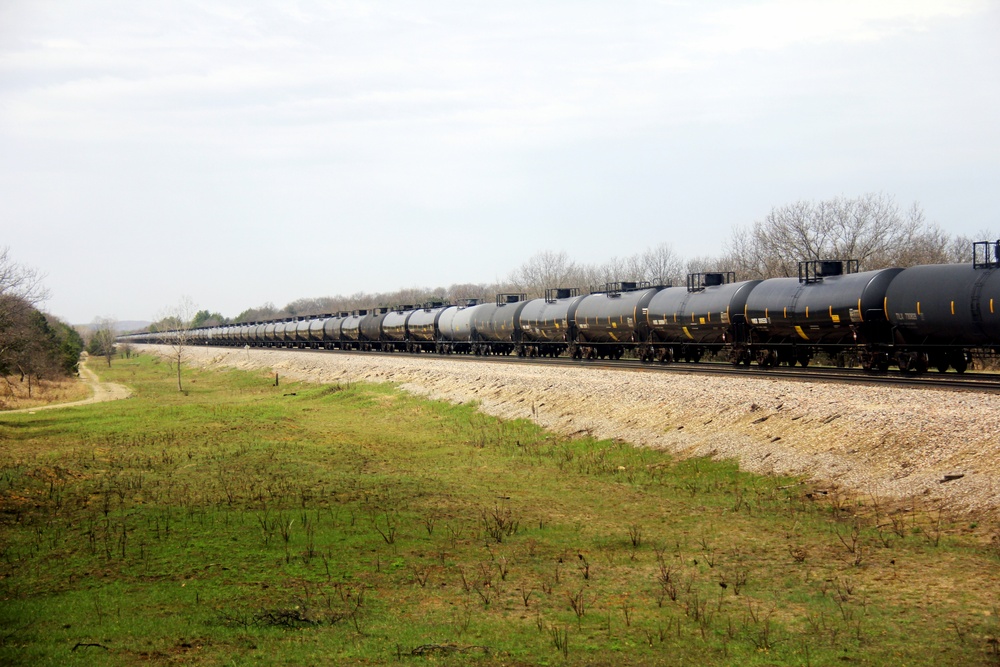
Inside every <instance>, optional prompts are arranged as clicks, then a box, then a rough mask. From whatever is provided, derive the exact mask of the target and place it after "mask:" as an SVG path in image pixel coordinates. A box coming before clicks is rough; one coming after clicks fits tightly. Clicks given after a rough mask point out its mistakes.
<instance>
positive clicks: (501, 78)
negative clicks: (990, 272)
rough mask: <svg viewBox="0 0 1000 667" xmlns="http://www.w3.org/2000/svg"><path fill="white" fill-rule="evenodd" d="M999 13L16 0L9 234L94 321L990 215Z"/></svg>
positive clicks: (460, 2) (774, 1)
mask: <svg viewBox="0 0 1000 667" xmlns="http://www.w3.org/2000/svg"><path fill="white" fill-rule="evenodd" d="M998 35H1000V2H993V1H985V0H948V1H941V0H859V1H855V0H838V1H822V0H761V1H750V0H748V1H741V2H730V1H726V0H718V1H712V2H705V1H699V0H691V1H683V0H676V1H675V0H664V1H659V2H657V1H651V0H617V1H615V2H607V1H606V2H598V1H596V0H573V1H562V0H530V1H523V0H504V1H503V2H482V1H478V0H455V1H448V0H441V1H430V0H406V1H403V0H397V1H387V0H359V1H356V2H355V1H336V0H330V1H326V0H324V1H315V2H310V1H293V0H279V1H275V2H264V1H259V2H257V1H252V0H250V1H248V0H240V1H233V2H228V1H220V0H197V1H194V0H191V1H187V0H170V1H169V2H167V1H162V0H143V1H142V2H135V1H134V0H122V1H102V0H92V1H90V2H86V3H82V2H77V1H75V0H66V1H55V0H5V1H4V2H2V3H0V246H8V247H9V249H10V255H11V256H12V257H13V258H14V259H16V260H17V261H18V262H20V263H22V264H26V265H29V266H32V267H34V268H36V269H38V270H40V271H42V272H43V273H45V274H46V278H45V284H46V285H47V287H48V289H49V291H50V293H51V296H50V298H49V299H48V300H47V301H46V302H45V303H44V304H43V306H44V309H45V310H47V311H49V312H51V313H53V314H55V315H57V316H59V317H61V318H63V319H65V320H67V321H69V322H71V323H74V324H83V323H88V322H91V321H93V320H94V318H97V317H111V318H115V319H120V320H136V319H142V320H153V319H156V318H157V317H158V316H160V315H163V314H164V313H166V312H167V311H169V310H171V309H172V308H174V307H175V306H176V305H178V304H180V303H182V302H184V301H185V300H189V301H190V302H191V303H193V304H194V305H195V306H196V307H197V308H204V309H208V310H210V311H213V312H220V313H222V314H223V315H225V316H229V317H233V316H235V315H237V314H239V313H240V312H241V311H243V310H245V309H246V308H249V307H253V306H258V305H261V304H263V303H266V302H271V303H273V304H275V305H276V306H278V307H281V306H283V305H285V304H286V303H288V302H290V301H293V300H295V299H298V298H304V297H322V296H332V295H336V294H345V295H348V294H353V293H356V292H385V291H393V290H396V289H399V288H405V287H437V286H447V285H450V284H454V283H489V282H493V281H496V280H499V279H502V278H504V277H506V276H508V275H509V274H510V273H511V272H512V271H513V270H515V269H516V268H517V267H519V266H520V265H521V264H523V263H524V262H525V261H527V260H528V259H530V258H531V257H532V256H533V255H535V254H537V253H539V252H542V251H556V252H566V253H567V254H568V255H569V257H570V258H571V259H573V260H575V261H579V262H584V263H603V262H606V261H608V260H610V259H611V258H612V257H625V256H630V255H633V254H636V253H639V252H642V251H643V250H645V249H646V248H647V247H650V246H655V245H659V244H661V243H664V242H666V243H669V244H671V246H672V247H673V249H674V251H675V252H676V253H677V254H679V255H680V256H681V257H684V258H692V257H697V256H706V255H719V254H721V252H722V251H723V250H724V246H725V243H726V241H727V240H728V239H729V238H730V237H731V234H732V233H733V230H734V229H736V228H739V227H741V226H747V225H750V224H752V223H753V222H754V221H755V220H760V219H762V218H764V217H765V216H766V215H767V213H768V212H769V211H770V210H771V209H772V208H774V207H779V206H784V205H786V204H791V203H793V202H797V201H800V200H809V201H818V200H823V199H830V198H834V197H838V196H846V197H855V196H859V195H862V194H865V193H871V192H879V193H885V194H888V195H890V196H892V197H894V198H895V200H896V201H897V202H898V203H899V204H900V206H901V207H902V208H908V207H909V206H910V205H911V204H912V203H914V202H916V203H918V204H919V205H920V206H921V207H922V208H923V210H924V213H925V215H926V217H927V220H928V221H930V222H932V223H934V224H937V225H939V226H940V227H941V228H943V229H945V230H947V231H949V232H952V233H956V234H966V235H975V234H976V232H978V231H981V230H988V229H997V228H1000V197H998V194H1000V85H998V84H1000V39H997V36H998Z"/></svg>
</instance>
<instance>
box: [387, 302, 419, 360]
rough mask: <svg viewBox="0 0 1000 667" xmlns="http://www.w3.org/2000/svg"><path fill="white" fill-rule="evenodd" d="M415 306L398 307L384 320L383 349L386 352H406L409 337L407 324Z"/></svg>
mask: <svg viewBox="0 0 1000 667" xmlns="http://www.w3.org/2000/svg"><path fill="white" fill-rule="evenodd" d="M413 312H414V310H413V306H409V305H407V306H396V308H395V309H394V310H391V311H389V312H388V313H386V315H385V319H383V320H382V349H383V350H384V351H386V352H392V351H394V350H405V349H406V343H407V339H408V337H409V334H408V329H407V326H408V324H407V322H408V321H409V319H410V317H411V316H412V315H413Z"/></svg>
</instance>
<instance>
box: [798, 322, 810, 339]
mask: <svg viewBox="0 0 1000 667" xmlns="http://www.w3.org/2000/svg"><path fill="white" fill-rule="evenodd" d="M795 333H797V334H798V335H800V336H802V338H804V339H805V340H809V336H807V335H806V332H805V331H803V330H802V327H800V326H797V325H796V327H795Z"/></svg>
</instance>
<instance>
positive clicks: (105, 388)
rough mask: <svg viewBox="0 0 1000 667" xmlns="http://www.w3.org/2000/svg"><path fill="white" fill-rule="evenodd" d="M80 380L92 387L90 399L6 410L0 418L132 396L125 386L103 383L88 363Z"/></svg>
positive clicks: (83, 363) (82, 364) (82, 366)
mask: <svg viewBox="0 0 1000 667" xmlns="http://www.w3.org/2000/svg"><path fill="white" fill-rule="evenodd" d="M80 380H81V381H83V382H86V383H87V384H88V385H90V390H91V391H92V392H93V394H92V395H91V397H90V398H85V399H83V400H82V401H72V402H70V403H51V404H49V405H39V406H37V407H34V408H21V409H20V410H5V411H3V412H0V417H2V416H3V415H15V414H19V413H28V414H32V413H35V412H38V411H39V410H55V409H57V408H71V407H74V406H77V405H87V404H89V403H103V402H105V401H117V400H119V399H122V398H128V397H129V396H131V395H132V390H131V389H129V388H128V387H126V386H125V385H123V384H115V383H114V382H101V380H100V378H98V377H97V374H96V373H94V371H92V370H90V369H89V368H88V367H87V365H86V362H81V363H80Z"/></svg>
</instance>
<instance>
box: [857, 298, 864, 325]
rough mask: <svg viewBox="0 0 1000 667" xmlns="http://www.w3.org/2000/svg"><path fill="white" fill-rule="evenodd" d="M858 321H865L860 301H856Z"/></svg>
mask: <svg viewBox="0 0 1000 667" xmlns="http://www.w3.org/2000/svg"><path fill="white" fill-rule="evenodd" d="M858 319H859V320H861V321H862V322H864V321H865V315H864V313H862V312H861V299H858Z"/></svg>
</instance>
